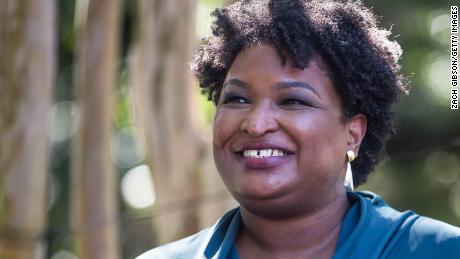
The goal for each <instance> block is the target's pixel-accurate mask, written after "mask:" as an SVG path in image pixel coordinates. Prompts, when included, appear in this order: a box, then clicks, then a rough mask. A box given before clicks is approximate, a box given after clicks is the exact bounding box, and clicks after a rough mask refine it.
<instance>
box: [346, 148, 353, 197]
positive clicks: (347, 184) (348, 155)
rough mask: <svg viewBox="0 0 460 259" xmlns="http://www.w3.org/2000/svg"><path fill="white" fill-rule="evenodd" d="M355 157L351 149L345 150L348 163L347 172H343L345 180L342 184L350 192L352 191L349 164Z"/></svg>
mask: <svg viewBox="0 0 460 259" xmlns="http://www.w3.org/2000/svg"><path fill="white" fill-rule="evenodd" d="M355 158H356V154H355V152H354V151H353V150H351V149H350V150H348V151H347V159H348V163H347V173H346V174H345V182H344V184H343V185H344V186H345V188H346V189H347V191H349V192H352V191H353V188H354V186H353V172H352V171H351V165H350V163H351V162H352V161H353V160H355Z"/></svg>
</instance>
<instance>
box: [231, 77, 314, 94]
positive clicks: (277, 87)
mask: <svg viewBox="0 0 460 259" xmlns="http://www.w3.org/2000/svg"><path fill="white" fill-rule="evenodd" d="M227 85H234V86H238V87H241V88H243V89H246V90H248V89H249V85H248V84H247V83H246V82H244V81H241V80H239V79H236V78H232V79H229V80H227V81H225V82H224V85H223V87H222V89H223V88H225V87H226V86H227ZM287 88H303V89H307V90H309V91H311V92H313V93H314V94H315V95H316V96H318V97H319V98H321V96H320V95H319V94H318V92H317V91H316V90H315V88H313V87H312V86H311V85H310V84H307V83H305V82H301V81H285V82H278V83H275V84H274V85H273V86H272V89H274V90H280V89H287Z"/></svg>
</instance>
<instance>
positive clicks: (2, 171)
mask: <svg viewBox="0 0 460 259" xmlns="http://www.w3.org/2000/svg"><path fill="white" fill-rule="evenodd" d="M54 25H55V3H54V1H52V0H24V1H16V0H0V258H9V259H19V258H25V259H26V258H27V259H29V258H43V257H44V255H45V240H44V234H45V233H44V231H45V225H46V175H47V164H48V138H47V128H48V124H49V123H48V122H49V110H50V106H51V99H52V98H51V92H52V86H53V82H54V76H55V60H56V53H55V33H56V31H55V26H54Z"/></svg>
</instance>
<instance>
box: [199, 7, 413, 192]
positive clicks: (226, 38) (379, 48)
mask: <svg viewBox="0 0 460 259" xmlns="http://www.w3.org/2000/svg"><path fill="white" fill-rule="evenodd" d="M212 15H213V16H215V17H216V20H215V21H214V23H213V25H212V27H211V30H212V34H211V35H209V36H207V37H205V38H204V39H203V44H202V45H201V47H200V49H199V50H198V52H197V54H196V56H195V58H194V60H193V61H192V63H191V70H192V72H193V73H195V75H196V77H197V78H198V81H199V84H200V87H201V88H202V93H203V94H206V95H207V96H208V99H209V100H212V101H213V102H214V104H216V105H217V103H218V101H219V97H220V93H221V90H222V86H223V83H224V79H225V76H226V74H227V72H228V70H229V68H230V66H231V65H232V63H233V61H234V59H235V57H236V56H237V54H238V53H239V52H240V51H241V50H242V49H243V48H245V47H249V46H253V45H255V44H260V43H261V44H267V45H270V46H272V47H274V48H275V49H276V51H277V53H278V54H279V56H280V57H281V59H282V60H283V63H286V60H287V58H290V59H292V61H293V66H294V67H295V68H299V69H304V68H306V67H307V66H308V64H309V62H310V59H311V58H312V57H313V56H314V55H319V56H320V57H321V58H322V59H323V60H324V62H325V63H326V66H327V70H328V71H327V72H328V75H329V76H330V77H331V79H332V82H333V84H334V87H335V90H336V91H337V93H338V94H339V96H340V99H341V102H342V111H343V118H344V120H346V119H347V118H351V117H352V116H354V115H356V114H360V113H361V114H364V115H365V116H366V117H367V133H366V135H365V137H364V139H363V141H362V143H361V147H360V150H359V154H358V157H357V159H356V160H355V161H354V162H353V163H352V169H353V180H354V183H355V186H358V185H360V184H362V183H364V182H365V181H366V179H367V176H368V175H369V173H370V172H371V171H372V170H373V169H374V168H375V166H376V165H377V163H378V162H380V161H381V160H382V159H383V158H384V156H385V150H384V146H385V142H386V140H387V139H388V138H389V137H390V136H391V135H392V134H393V133H394V126H393V120H394V115H393V112H392V110H391V107H392V104H393V103H394V102H396V101H397V99H398V94H399V92H404V93H407V92H408V83H407V80H406V78H405V77H404V76H403V75H402V73H401V71H400V70H401V67H400V65H399V63H398V61H399V59H400V57H401V54H402V50H401V47H400V45H399V44H398V43H397V42H395V41H392V40H390V39H389V36H390V34H391V33H390V32H389V31H388V30H384V29H381V28H379V24H378V21H377V18H376V16H375V15H374V14H373V13H372V12H371V11H370V10H369V9H368V8H366V7H365V6H363V4H362V3H361V2H360V1H343V0H342V1H340V0H339V1H332V0H311V1H308V0H271V1H269V2H268V4H267V3H265V2H262V1H253V0H243V1H240V2H237V3H235V4H233V5H231V6H228V7H226V8H222V9H216V10H215V11H214V12H213V13H212Z"/></svg>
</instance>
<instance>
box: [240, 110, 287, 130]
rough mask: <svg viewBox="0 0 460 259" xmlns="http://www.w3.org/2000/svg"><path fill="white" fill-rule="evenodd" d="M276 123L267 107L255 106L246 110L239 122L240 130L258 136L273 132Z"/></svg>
mask: <svg viewBox="0 0 460 259" xmlns="http://www.w3.org/2000/svg"><path fill="white" fill-rule="evenodd" d="M277 128H278V124H277V121H276V118H275V114H274V113H273V111H270V109H269V107H265V106H262V105H260V106H256V107H254V108H253V109H251V111H250V112H248V113H247V114H246V116H245V118H244V120H243V122H242V123H241V127H240V129H241V131H242V132H245V133H247V134H248V135H250V136H252V137H260V136H263V135H264V134H266V133H269V132H274V131H276V130H277Z"/></svg>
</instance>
